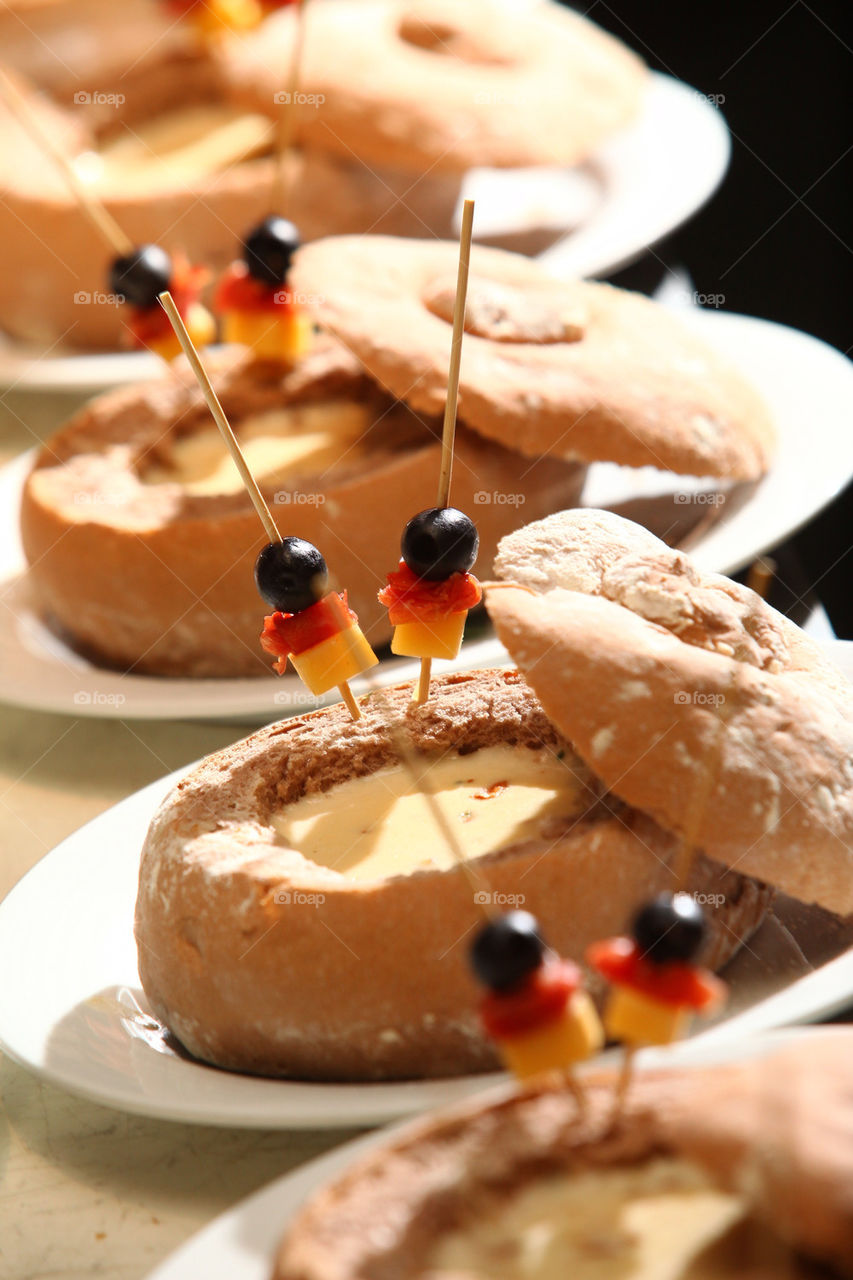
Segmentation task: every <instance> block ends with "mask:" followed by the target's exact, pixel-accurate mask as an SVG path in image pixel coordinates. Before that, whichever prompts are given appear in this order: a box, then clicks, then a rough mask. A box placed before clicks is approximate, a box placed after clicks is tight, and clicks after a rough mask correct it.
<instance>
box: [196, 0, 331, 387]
mask: <svg viewBox="0 0 853 1280" xmlns="http://www.w3.org/2000/svg"><path fill="white" fill-rule="evenodd" d="M295 2H296V6H297V7H296V38H295V40H294V44H293V55H292V60H291V64H290V71H289V76H288V91H287V93H286V95H285V105H284V111H283V114H282V116H281V119H280V122H279V130H278V146H277V151H278V164H277V182H276V184H275V186H276V188H277V198H278V200H279V201H280V207H281V209H282V211H283V212H282V213H278V212H275V211H273V212H271V213H270V214H269V215H268V216H267V217H266V218H264V219H263V220H262V221H261V222H259V223H258V224H257V225H256V226H254V227H252V228H251V230H250V231H249V232H248V233H247V234H246V235H245V236H244V238H243V241H242V250H241V256H240V258H238V259H237V260H236V261H235V262H232V263H231V265H230V266H229V267H227V268H226V270H225V271H224V272H223V274H222V277H221V278H220V281H219V284H218V286H217V289H216V297H215V300H214V307H215V309H216V311H217V312H218V313H219V315H220V316H221V319H222V336H223V339H224V340H225V341H226V342H235V343H238V344H240V345H241V346H245V347H248V348H249V349H250V350H251V351H252V352H253V353H254V355H255V357H256V359H258V360H261V361H264V362H269V363H274V364H281V365H284V366H289V365H291V364H294V363H295V362H296V361H297V360H298V359H299V358H300V357H301V356H303V355H304V354H305V353H306V351H307V350H308V348H309V346H310V344H311V335H312V324H311V321H310V319H309V317H308V316H307V315H306V313H305V312H304V311H303V309H302V308H301V307H300V306H299V305H298V304H297V303H296V301H295V299H294V297H293V291H292V290H291V289H290V288H288V281H287V277H288V272H289V271H290V264H291V262H292V260H293V255H294V254H295V253H296V250H297V249H298V248H299V244H300V235H299V231H298V229H297V227H296V226H295V225H294V224H293V222H291V221H290V219H289V218H287V217H285V216H284V214H286V213H287V211H288V209H289V206H290V173H289V169H288V165H289V164H290V161H291V160H292V156H291V151H292V147H293V139H294V136H295V127H296V112H297V96H298V94H297V90H298V87H299V73H300V65H301V60H302V50H303V43H304V34H305V4H306V0H295Z"/></svg>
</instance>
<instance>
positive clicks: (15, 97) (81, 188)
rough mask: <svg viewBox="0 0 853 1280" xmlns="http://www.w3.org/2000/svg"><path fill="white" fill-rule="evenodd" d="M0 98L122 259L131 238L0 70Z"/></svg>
mask: <svg viewBox="0 0 853 1280" xmlns="http://www.w3.org/2000/svg"><path fill="white" fill-rule="evenodd" d="M0 97H2V99H3V101H4V103H5V104H6V106H7V107H8V108H9V110H10V111H11V113H12V115H13V116H14V117H15V119H16V120H17V121H18V123H19V124H20V125H21V126H22V128H24V129H26V131H27V133H28V134H29V135H30V137H31V138H32V139H33V141H34V142H35V144H36V146H37V147H39V149H40V150H42V151H44V152H45V153H46V154H47V155H48V156H50V158H51V160H52V161H53V162H54V164H55V165H56V166H57V168H58V169H59V171H60V173H61V174H62V176H63V177H64V179H65V181H66V182H67V184H68V186H69V187H70V189H71V193H72V195H73V196H74V198H75V200H76V201H77V202H78V204H79V205H80V208H81V209H82V210H83V212H84V213H85V214H86V215H87V217H88V218H89V220H90V222H91V223H92V225H93V226H94V227H95V229H96V230H97V231H98V232H99V234H100V235H101V236H102V237H103V239H104V240H105V241H106V242H107V244H108V245H109V246H110V248H111V249H112V250H113V251H114V252H115V254H116V257H119V258H123V257H127V255H128V254H129V253H132V252H133V248H134V246H133V241H132V240H131V239H130V238H129V237H128V236H126V235H125V233H124V232H123V231H122V229H121V227H120V226H119V224H118V223H117V222H116V220H115V218H114V217H113V215H112V214H111V213H110V212H109V210H108V209H107V208H106V207H105V206H104V205H103V204H102V203H101V201H100V200H98V199H97V198H96V197H95V196H93V195H92V192H91V191H89V190H87V188H86V186H85V184H84V183H83V182H81V180H80V178H79V176H78V174H77V171H76V169H75V168H74V165H73V164H72V163H71V161H70V160H69V158H68V156H67V155H65V153H64V152H63V151H62V150H61V148H60V147H58V146H57V144H56V142H55V141H54V140H53V138H52V137H51V136H50V134H49V133H48V132H47V130H46V129H44V128H43V126H42V124H41V121H40V120H39V119H38V117H37V116H36V114H35V113H34V111H33V110H32V108H31V107H30V104H29V103H28V102H27V100H26V98H25V97H24V96H23V94H22V93H21V91H20V90H19V89H18V87H17V85H16V84H15V83H14V82H13V80H12V79H11V78H10V76H9V75H7V73H6V72H5V71H0Z"/></svg>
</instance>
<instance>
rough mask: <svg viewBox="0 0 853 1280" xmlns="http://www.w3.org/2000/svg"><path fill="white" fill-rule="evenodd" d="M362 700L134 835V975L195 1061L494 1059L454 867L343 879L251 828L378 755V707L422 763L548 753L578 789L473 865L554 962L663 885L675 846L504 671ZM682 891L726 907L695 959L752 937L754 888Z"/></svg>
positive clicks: (219, 766)
mask: <svg viewBox="0 0 853 1280" xmlns="http://www.w3.org/2000/svg"><path fill="white" fill-rule="evenodd" d="M375 696H376V695H368V698H367V700H366V703H365V705H364V708H363V709H364V715H363V717H362V719H361V720H359V721H358V722H353V721H351V720H350V719H349V716H348V713H347V712H346V710H345V709H344V708H343V707H341V706H338V707H335V708H331V709H329V710H326V711H320V712H317V713H315V714H313V715H309V716H302V717H299V718H297V719H293V720H286V721H283V722H282V723H280V724H276V725H272V726H270V727H268V728H266V729H262V730H261V731H260V732H258V733H256V734H253V735H252V736H251V737H250V738H247V739H246V740H245V741H243V742H238V743H236V744H235V745H234V746H232V747H229V748H227V749H226V750H224V751H221V752H218V753H217V754H216V755H213V756H211V757H209V758H208V759H207V760H206V761H204V762H203V763H202V764H201V765H200V766H199V767H198V768H197V769H196V770H195V771H194V772H193V773H192V774H190V776H189V777H188V778H186V779H185V780H184V781H182V782H181V783H180V784H179V785H178V787H177V788H176V789H175V790H174V791H173V792H172V794H171V795H170V796H169V797H168V798H167V800H166V801H165V802H164V804H163V805H162V807H161V808H160V810H159V812H158V813H157V815H156V816H155V818H154V820H153V822H152V824H151V827H150V830H149V833H148V837H147V840H146V843H145V848H144V850H143V854H142V863H141V869H140V882H139V896H138V899H137V909H136V937H137V942H138V949H139V972H140V976H141V979H142V983H143V986H144V988H145V992H146V995H147V997H148V999H149V1001H150V1003H151V1007H152V1009H153V1011H154V1012H155V1014H156V1015H157V1017H159V1018H161V1019H162V1020H163V1021H164V1022H165V1024H166V1025H167V1026H168V1027H169V1028H170V1029H171V1030H172V1031H173V1032H174V1033H175V1035H176V1036H177V1037H178V1038H179V1039H180V1040H181V1042H182V1043H183V1044H184V1045H185V1046H186V1047H187V1048H188V1049H189V1050H190V1051H191V1052H192V1053H193V1054H195V1055H196V1056H197V1057H199V1058H202V1059H204V1060H205V1061H208V1062H214V1063H216V1064H218V1065H220V1066H224V1067H229V1068H232V1069H234V1070H240V1071H247V1072H256V1073H261V1074H267V1075H281V1076H296V1077H302V1078H311V1079H327V1080H330V1079H338V1080H341V1079H345V1080H346V1079H348V1080H357V1079H362V1080H369V1079H391V1078H406V1077H415V1076H417V1077H424V1076H442V1075H452V1074H458V1073H461V1072H466V1071H475V1070H480V1069H489V1068H492V1067H494V1066H495V1065H496V1059H495V1053H494V1049H493V1047H492V1046H491V1044H490V1043H488V1042H487V1041H486V1039H485V1038H484V1037H483V1034H482V1032H481V1029H480V1027H479V1022H478V1018H477V1014H476V1008H477V1004H478V992H477V989H476V986H475V984H474V981H473V979H472V977H471V975H470V973H469V971H468V964H467V960H466V951H467V942H466V940H467V939H469V937H470V935H471V931H472V930H473V929H474V928H475V927H476V926H477V925H478V924H479V923H481V922H482V920H483V915H482V908H481V906H479V905H478V904H477V903H476V901H475V896H474V895H475V887H474V886H472V884H471V882H470V881H469V880H468V878H467V877H466V875H465V874H464V872H463V871H462V870H461V869H460V868H454V869H452V870H449V871H423V872H418V873H415V874H413V875H409V876H405V875H404V876H397V877H393V878H390V879H386V880H381V881H364V882H354V881H351V880H348V879H346V878H345V877H343V876H342V875H340V874H339V873H338V872H336V871H334V870H330V869H326V868H320V867H318V866H317V865H316V864H314V863H311V862H308V861H307V860H306V859H305V858H303V857H302V855H301V854H299V853H297V852H296V851H294V850H291V849H288V848H287V846H286V845H285V844H284V843H283V841H282V839H281V837H280V836H278V835H277V834H276V831H275V828H274V827H273V826H272V825H271V824H270V817H271V815H272V814H273V813H275V812H278V811H280V810H281V809H282V808H283V807H285V806H286V805H287V804H288V803H291V802H292V801H294V800H296V799H297V798H298V797H299V796H301V795H302V794H304V793H306V792H309V791H322V790H326V789H328V788H329V787H331V786H334V785H335V783H337V782H341V781H343V780H345V779H347V778H350V777H355V776H361V775H365V774H368V773H371V772H374V771H375V770H377V769H379V768H382V767H384V766H386V765H389V764H392V763H394V761H395V760H396V758H397V757H396V752H395V749H394V747H393V745H392V741H391V739H390V737H389V733H388V729H387V727H386V723H387V716H388V714H389V710H388V707H389V706H390V708H391V709H392V710H391V712H390V714H392V715H393V716H394V718H395V720H396V721H397V723H398V724H399V726H400V729H401V731H402V732H404V733H405V734H406V735H407V739H408V741H409V742H410V744H411V746H412V748H413V749H414V750H415V751H416V752H422V753H425V754H426V755H428V756H429V755H432V756H436V755H440V754H442V753H445V752H449V751H454V752H460V753H462V754H463V755H464V754H466V753H468V752H471V751H474V750H477V749H478V748H480V747H485V746H489V745H493V744H495V743H504V744H507V745H510V746H514V747H515V748H516V749H517V750H519V751H523V750H526V749H530V748H543V747H544V748H545V749H547V750H549V751H552V752H554V753H556V754H558V755H559V753H560V752H563V753H564V755H563V758H564V760H565V763H566V768H567V769H569V770H570V771H571V772H572V773H573V774H574V775H576V776H577V777H578V779H579V781H580V784H581V786H582V788H583V790H584V794H585V795H586V796H587V797H588V801H589V804H588V808H587V809H586V811H585V812H584V813H583V815H582V816H580V817H579V818H578V819H577V821H575V822H574V823H573V824H566V825H565V827H560V828H559V829H558V830H555V831H554V834H553V838H550V839H544V838H542V839H537V840H532V841H528V842H527V843H525V844H522V845H517V846H515V847H513V848H512V849H510V850H506V851H503V852H501V853H498V854H492V855H489V856H487V857H485V858H482V859H478V860H477V861H476V866H477V867H478V868H480V870H481V872H482V875H483V876H484V877H485V878H486V882H487V884H488V886H489V887H488V892H491V893H494V894H501V895H507V896H511V897H512V898H513V899H515V898H517V897H518V895H521V896H523V899H524V905H525V907H526V909H528V910H530V911H532V912H534V914H535V915H536V916H537V917H538V918H539V919H540V921H541V922H542V927H543V930H544V932H545V936H546V937H547V938H548V940H549V942H550V943H551V945H553V946H554V947H555V948H556V949H558V950H559V951H560V953H561V954H563V955H568V956H571V957H573V958H575V959H576V960H582V959H583V954H584V950H585V948H586V947H587V946H588V944H589V943H590V942H592V941H594V940H595V939H597V938H600V937H602V936H604V935H606V934H608V933H613V932H616V931H618V930H619V929H621V928H622V927H623V926H624V924H625V921H626V919H627V918H628V917H629V915H630V914H631V912H632V911H633V909H634V908H635V906H636V904H637V902H639V901H642V900H643V899H644V898H646V897H648V896H650V895H651V894H653V893H655V892H656V891H659V890H661V889H663V888H665V887H668V886H669V885H671V884H672V873H671V870H670V866H671V863H672V860H673V857H674V854H675V852H676V849H677V842H676V841H674V840H673V839H672V838H670V837H669V836H668V835H667V834H666V833H664V832H663V831H661V830H660V829H659V828H658V827H657V826H656V825H655V823H654V822H652V821H651V820H649V819H647V818H646V817H644V816H643V815H642V814H639V813H637V812H636V811H634V810H630V809H626V808H625V807H624V806H622V805H620V804H618V803H616V802H614V801H613V799H612V798H611V797H607V796H606V795H603V794H601V792H600V788H599V787H598V784H597V781H596V779H595V778H594V777H593V775H592V774H591V773H590V772H589V771H588V770H587V769H586V768H585V767H584V766H582V765H581V764H580V762H579V760H578V759H577V757H576V756H575V755H574V754H573V753H572V752H571V750H570V749H569V748H567V746H566V744H565V743H564V742H563V740H562V739H561V738H560V736H559V734H558V733H557V731H556V730H555V729H554V727H553V726H552V725H551V724H550V723H549V721H548V719H547V717H546V716H545V714H544V712H543V710H542V708H541V707H540V705H539V703H538V702H537V700H536V698H535V696H534V695H533V693H532V692H531V691H530V689H529V688H528V687H527V686H526V685H525V684H524V682H523V681H522V680H521V679H520V677H519V676H518V675H517V673H515V672H511V671H484V672H476V673H472V674H468V675H454V676H444V677H441V678H439V679H437V680H435V681H434V682H433V686H432V690H431V697H430V700H429V702H428V703H427V704H425V705H424V706H423V707H417V706H414V705H413V704H412V702H411V688H410V686H409V685H405V686H402V687H399V688H397V689H396V690H394V691H392V692H391V693H390V694H389V695H388V696H387V699H383V700H382V702H381V703H380V704H379V705H378V706H377V705H374V704H373V701H372V700H373V698H374V697H375ZM549 834H550V833H549ZM690 887H691V889H693V890H695V891H696V892H700V893H706V894H709V895H711V894H714V895H716V894H721V895H722V896H723V897H724V898H725V902H724V903H723V905H722V906H720V907H718V908H717V909H716V910H715V911H714V912H713V913H712V917H711V918H712V924H713V934H714V937H713V945H712V950H711V953H710V955H709V960H710V961H711V962H712V963H714V964H715V965H719V964H721V963H723V962H724V961H725V960H726V959H727V958H728V957H729V956H730V955H731V954H732V953H733V952H734V951H735V950H737V948H738V947H739V945H740V943H741V940H742V939H746V938H748V937H749V936H750V934H751V933H752V932H753V930H754V929H755V928H756V927H757V925H758V924H759V922H760V920H761V919H762V917H763V915H764V913H765V911H766V908H767V905H768V895H767V893H766V892H765V891H763V890H761V889H758V888H757V887H756V886H754V885H753V884H752V883H751V882H749V881H744V880H742V879H741V878H740V877H737V876H726V875H725V873H721V869H720V868H719V867H718V866H716V865H715V864H713V863H711V862H709V861H707V860H706V859H704V858H702V859H699V860H698V861H697V864H696V867H695V869H694V876H693V878H692V880H691V884H690ZM318 895H319V896H318ZM506 900H507V898H506V897H504V898H503V899H496V901H506Z"/></svg>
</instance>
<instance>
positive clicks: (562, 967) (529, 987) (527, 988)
mask: <svg viewBox="0 0 853 1280" xmlns="http://www.w3.org/2000/svg"><path fill="white" fill-rule="evenodd" d="M580 982H581V973H580V970H579V969H578V967H577V965H576V964H572V962H571V960H560V959H554V960H546V961H545V963H544V964H541V965H540V966H539V968H538V969H536V970H534V972H533V973H532V974H530V976H529V977H527V978H525V980H524V981H523V982H522V983H521V984H520V985H519V986H516V987H512V988H510V990H508V991H490V992H489V994H488V995H487V996H486V997H485V998H484V999H483V1002H482V1004H481V1005H480V1017H481V1019H482V1023H483V1027H484V1028H485V1030H486V1033H487V1034H488V1035H490V1036H492V1037H494V1039H496V1040H504V1039H507V1037H511V1036H519V1035H523V1034H524V1032H526V1031H534V1030H535V1029H536V1028H537V1027H542V1026H546V1025H547V1024H548V1023H549V1022H554V1021H556V1019H557V1018H559V1017H560V1015H561V1014H562V1012H563V1010H564V1009H565V1007H566V1005H567V1004H568V1002H569V1000H571V998H572V996H573V995H574V994H575V992H576V991H577V989H578V987H579V986H580Z"/></svg>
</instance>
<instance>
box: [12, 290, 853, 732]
mask: <svg viewBox="0 0 853 1280" xmlns="http://www.w3.org/2000/svg"><path fill="white" fill-rule="evenodd" d="M683 319H684V322H685V323H686V324H689V325H693V326H695V327H696V329H697V332H698V333H700V334H701V335H702V336H703V337H704V338H705V340H706V341H707V342H709V343H710V344H711V345H713V346H715V347H717V348H718V349H719V350H720V351H721V352H722V353H723V354H725V355H726V356H728V357H729V358H730V359H731V360H733V361H734V362H735V363H737V364H739V365H740V367H741V368H742V370H743V372H744V373H745V374H746V375H747V376H748V377H749V378H750V379H751V381H752V382H753V383H754V384H755V386H756V387H757V388H758V389H759V390H760V391H761V392H762V394H763V395H764V396H765V397H766V399H767V401H768V403H769V405H770V407H771V410H772V412H773V416H774V419H775V422H776V427H777V431H778V435H779V450H778V456H777V458H776V460H775V462H774V465H773V468H772V470H771V472H770V474H769V475H768V476H767V477H766V478H765V479H764V480H763V481H761V483H760V484H758V485H757V486H749V487H745V488H744V490H743V492H742V493H741V494H740V495H739V500H738V502H732V503H730V504H729V505H728V506H727V508H726V514H725V516H724V517H723V518H722V519H721V520H720V521H719V522H718V523H717V524H715V525H712V526H711V527H710V528H709V529H708V530H707V532H706V533H705V534H704V535H703V536H702V537H701V538H700V539H699V540H698V541H696V542H695V544H692V545H691V546H690V550H691V553H692V554H693V556H694V558H695V559H696V561H697V562H698V563H699V564H700V565H701V566H702V567H703V568H706V569H710V570H714V571H717V572H720V573H731V572H734V571H735V570H737V569H739V568H741V567H742V566H743V565H745V564H748V563H749V562H750V561H751V560H752V559H754V558H755V556H757V555H759V554H760V553H761V552H762V551H764V550H766V549H767V548H768V547H772V546H774V545H775V544H776V543H778V542H780V541H781V540H782V539H784V538H785V537H787V536H788V535H789V534H791V533H792V532H793V531H794V530H795V529H797V528H798V527H799V526H800V525H801V524H803V523H804V522H805V521H806V520H808V519H809V518H810V517H811V516H812V515H814V513H815V512H816V511H818V510H819V509H820V508H821V507H822V506H824V505H825V504H826V503H827V502H829V501H830V500H831V499H832V498H833V497H834V496H835V495H836V494H837V493H838V492H839V490H840V489H841V488H842V487H843V486H844V485H845V483H846V482H847V479H848V478H849V476H850V475H851V473H853V432H851V430H850V422H851V420H853V365H851V364H850V362H849V361H848V360H846V359H845V357H844V356H842V355H840V354H839V352H837V351H835V350H833V349H832V348H831V347H828V346H826V345H825V344H824V343H822V342H819V341H817V339H815V338H810V337H808V336H807V335H806V334H803V333H799V332H798V331H797V330H795V329H787V328H784V327H782V326H781V325H775V324H770V323H768V322H767V321H764V320H753V319H751V318H749V317H747V316H735V315H730V314H727V313H725V314H724V313H718V312H709V311H699V310H696V309H693V310H688V311H685V312H684V315H683ZM29 465H30V456H29V455H28V456H27V457H23V458H19V459H17V460H16V461H15V462H14V463H11V464H10V465H9V466H7V467H5V468H3V469H2V470H0V699H2V700H5V701H7V702H11V703H15V704H17V705H19V706H26V707H33V708H35V709H37V710H44V711H58V712H62V713H65V714H72V715H75V716H84V715H96V716H116V717H119V718H122V719H132V718H134V717H136V718H141V719H159V718H166V719H172V718H183V719H193V718H198V719H216V720H223V719H228V718H235V717H242V718H243V719H248V720H269V719H274V718H277V717H280V716H283V715H287V714H290V713H293V712H295V711H300V712H301V711H306V710H310V709H311V708H312V707H314V706H318V705H321V703H320V702H318V701H317V700H315V699H313V698H311V697H310V696H309V695H308V694H307V693H306V692H305V690H304V688H303V686H302V685H301V684H300V682H299V681H298V680H297V678H296V677H295V676H292V675H291V676H284V677H282V678H280V679H279V678H277V677H275V676H273V675H272V674H270V677H269V679H268V680H264V679H262V678H260V679H242V680H177V679H174V680H170V679H163V678H157V677H154V676H138V675H122V674H120V673H117V672H114V671H107V670H105V669H103V668H101V667H97V666H94V665H92V663H90V662H88V661H87V660H86V659H84V658H81V657H80V656H79V655H78V654H75V653H74V652H73V651H72V650H71V649H69V648H68V647H67V646H66V645H65V644H63V643H62V642H61V641H60V640H58V639H57V638H56V637H55V636H54V635H53V634H52V633H51V632H50V631H48V630H47V628H46V627H45V626H44V624H43V623H42V622H41V620H40V618H39V617H38V615H37V613H36V612H35V611H34V610H33V608H32V607H31V605H30V602H29V598H28V591H27V583H26V578H25V577H22V576H21V575H22V570H23V566H24V558H23V552H22V550H21V545H20V538H19V535H18V500H19V495H20V491H21V486H22V483H23V479H24V476H25V474H26V472H27V469H28V467H29ZM707 489H708V486H704V487H703V486H702V485H701V484H700V483H699V482H697V481H694V480H689V479H683V478H679V477H674V476H672V475H667V474H664V473H663V472H659V471H656V470H654V469H653V468H651V467H646V468H641V469H639V470H634V469H631V468H628V467H616V466H611V465H609V464H596V465H595V466H593V467H592V468H591V470H590V476H589V480H588V482H587V487H586V490H585V492H584V502H585V503H586V504H587V505H589V506H611V505H617V506H618V505H619V504H620V503H621V502H623V501H625V500H627V499H632V498H634V499H641V500H643V499H648V500H649V501H654V502H655V503H656V505H657V509H658V510H659V509H660V507H661V505H663V508H664V510H665V511H668V512H670V513H672V515H673V518H675V516H676V515H678V514H679V513H681V514H683V513H684V511H685V510H686V509H687V510H689V511H690V512H691V513H696V515H697V518H701V515H702V514H703V513H705V512H710V511H712V510H714V508H712V507H711V505H709V504H705V505H703V504H702V502H701V501H700V499H707V498H709V497H714V496H716V494H715V492H714V491H713V486H711V490H712V491H711V492H707ZM661 495H663V496H661ZM667 519H668V517H667ZM2 606H5V607H2ZM505 660H506V654H505V652H504V650H503V648H502V647H501V646H500V645H499V644H498V642H497V641H496V640H493V639H485V640H479V641H474V642H471V643H468V644H466V645H465V646H464V647H463V650H462V653H461V655H460V657H459V659H458V660H457V662H456V663H453V664H448V666H449V667H452V668H454V669H460V670H461V669H465V668H468V669H470V668H473V667H477V666H489V665H493V664H495V663H500V662H502V661H505ZM416 665H417V664H416V663H412V662H407V661H405V660H402V659H401V660H397V661H395V662H388V663H383V665H382V666H381V667H380V668H379V669H378V676H377V679H378V680H379V681H380V682H381V683H391V682H393V681H397V680H404V679H409V678H413V677H414V674H415V668H416ZM436 669H437V670H438V669H442V670H446V669H448V667H447V666H445V665H444V664H438V665H437V668H436ZM354 687H355V688H356V689H358V687H359V682H358V681H356V682H355V684H354Z"/></svg>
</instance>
